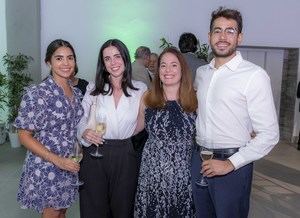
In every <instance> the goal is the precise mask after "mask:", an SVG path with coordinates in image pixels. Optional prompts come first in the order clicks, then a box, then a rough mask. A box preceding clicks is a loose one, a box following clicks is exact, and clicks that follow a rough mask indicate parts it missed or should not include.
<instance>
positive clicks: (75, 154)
mask: <svg viewBox="0 0 300 218" xmlns="http://www.w3.org/2000/svg"><path fill="white" fill-rule="evenodd" d="M82 158H83V152H82V147H81V145H80V143H79V142H78V141H77V140H76V141H75V143H74V145H73V151H72V154H71V156H70V159H71V160H73V161H74V162H76V163H80V161H81V160H82ZM83 184H84V182H82V181H80V180H79V178H78V175H77V181H76V183H75V184H74V185H76V186H80V185H83Z"/></svg>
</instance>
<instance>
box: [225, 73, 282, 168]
mask: <svg viewBox="0 0 300 218" xmlns="http://www.w3.org/2000/svg"><path fill="white" fill-rule="evenodd" d="M244 94H245V96H246V101H247V108H248V113H249V118H250V120H251V123H252V127H253V131H254V132H255V134H256V136H255V137H254V138H251V140H250V141H249V142H248V143H247V144H246V146H245V147H241V148H240V149H239V152H237V153H235V154H234V155H232V156H231V157H230V158H229V160H230V161H231V163H232V164H233V165H234V168H235V169H238V168H240V167H242V166H244V165H246V164H248V163H251V162H253V161H255V160H258V159H260V158H262V157H264V156H265V155H267V154H268V153H269V152H270V151H271V150H272V148H273V147H274V146H275V145H276V144H277V143H278V141H279V126H278V121H277V114H276V109H275V106H274V101H273V94H272V89H271V83H270V78H269V76H268V75H267V73H266V72H265V71H263V70H259V71H257V72H256V73H255V74H254V75H253V76H252V78H251V79H250V80H249V82H248V85H247V86H246V89H245V93H244Z"/></svg>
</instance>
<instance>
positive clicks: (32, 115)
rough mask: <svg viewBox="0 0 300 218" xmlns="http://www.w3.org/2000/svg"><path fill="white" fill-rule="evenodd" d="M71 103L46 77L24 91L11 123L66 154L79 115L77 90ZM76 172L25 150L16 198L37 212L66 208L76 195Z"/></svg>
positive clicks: (61, 154)
mask: <svg viewBox="0 0 300 218" xmlns="http://www.w3.org/2000/svg"><path fill="white" fill-rule="evenodd" d="M73 94H74V95H73V96H74V98H73V100H72V102H71V100H70V99H68V98H67V97H66V96H65V95H64V93H63V90H62V88H60V87H59V86H58V85H57V84H56V83H55V82H54V81H53V78H52V76H49V77H48V78H47V79H45V80H44V81H43V82H42V83H40V84H39V85H33V86H31V87H30V88H28V90H27V91H26V93H25V94H24V96H23V98H22V102H21V104H20V108H19V114H18V117H17V118H16V120H15V124H14V125H15V126H16V127H17V128H20V129H26V130H29V131H32V132H33V133H34V138H36V139H37V140H38V141H39V142H41V143H42V144H43V145H44V146H45V147H46V148H47V149H49V150H50V151H51V152H53V153H55V154H57V155H60V156H62V157H68V156H70V154H71V152H72V147H73V144H74V141H75V139H76V125H77V123H78V122H79V121H80V119H81V117H82V115H83V109H82V106H81V102H80V97H81V93H80V91H79V90H78V89H76V88H74V89H73ZM76 179H77V174H74V173H71V172H68V171H65V170H61V169H59V168H58V167H56V166H55V165H54V164H52V163H50V162H47V161H45V160H43V159H42V158H40V157H39V156H37V155H35V154H33V153H32V152H30V151H28V152H27V155H26V158H25V163H24V165H23V171H22V175H21V180H20V185H19V190H18V195H17V200H18V202H19V203H20V204H21V207H22V208H32V209H34V210H36V211H38V212H39V213H42V212H43V209H44V208H47V207H52V208H56V209H61V208H68V207H69V206H70V205H71V204H72V203H73V202H74V201H75V200H76V197H77V193H78V190H77V189H78V187H76V186H74V185H73V184H75V182H76Z"/></svg>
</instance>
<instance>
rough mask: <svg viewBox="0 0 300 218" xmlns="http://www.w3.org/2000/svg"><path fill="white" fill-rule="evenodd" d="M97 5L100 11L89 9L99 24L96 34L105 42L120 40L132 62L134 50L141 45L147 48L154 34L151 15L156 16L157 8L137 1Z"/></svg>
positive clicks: (113, 0)
mask: <svg viewBox="0 0 300 218" xmlns="http://www.w3.org/2000/svg"><path fill="white" fill-rule="evenodd" d="M99 4H100V5H99V7H101V9H100V10H99V8H98V11H96V10H97V9H95V8H94V9H91V10H93V14H94V15H95V17H94V19H97V21H95V22H97V23H99V24H101V26H99V30H97V34H98V35H99V34H100V35H101V38H102V39H105V40H107V39H111V38H117V39H120V40H121V41H122V42H124V43H125V44H126V46H127V47H128V49H129V52H130V56H131V61H133V60H134V55H133V54H134V52H135V50H136V48H137V47H139V46H141V45H145V46H149V45H148V44H147V42H149V40H150V39H151V37H150V36H153V35H154V34H155V32H154V30H155V21H154V19H153V15H154V14H157V12H158V9H157V7H155V8H154V6H155V4H153V3H152V4H149V3H147V2H146V1H139V0H131V1H129V2H128V1H116V0H112V1H104V2H101V3H99ZM129 5H130V6H129ZM104 8H105V9H104ZM91 16H92V15H91ZM94 32H95V30H94ZM101 43H103V42H101ZM150 49H151V48H150Z"/></svg>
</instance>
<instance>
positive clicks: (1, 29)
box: [0, 0, 7, 121]
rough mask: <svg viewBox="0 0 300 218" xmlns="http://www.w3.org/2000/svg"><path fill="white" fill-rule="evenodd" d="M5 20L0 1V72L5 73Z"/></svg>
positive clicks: (1, 117)
mask: <svg viewBox="0 0 300 218" xmlns="http://www.w3.org/2000/svg"><path fill="white" fill-rule="evenodd" d="M6 49H7V48H6V19H5V0H0V72H2V73H5V68H4V67H3V63H2V57H3V55H5V53H6ZM6 114H7V113H6V112H5V111H3V110H1V109H0V121H1V120H5V117H6Z"/></svg>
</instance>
